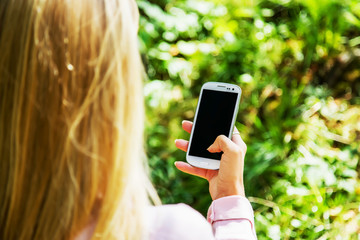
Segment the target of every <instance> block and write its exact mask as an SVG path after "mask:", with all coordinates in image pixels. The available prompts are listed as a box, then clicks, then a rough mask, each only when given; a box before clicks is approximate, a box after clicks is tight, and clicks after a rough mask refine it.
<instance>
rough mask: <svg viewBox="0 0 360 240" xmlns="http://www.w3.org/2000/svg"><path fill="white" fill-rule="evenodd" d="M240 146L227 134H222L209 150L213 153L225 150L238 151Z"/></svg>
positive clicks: (228, 151)
mask: <svg viewBox="0 0 360 240" xmlns="http://www.w3.org/2000/svg"><path fill="white" fill-rule="evenodd" d="M238 148H239V147H238V146H236V144H235V143H234V142H233V141H231V140H230V139H229V138H227V137H226V136H225V135H220V136H218V137H217V138H216V139H215V141H214V143H213V144H211V145H210V146H209V148H208V149H207V150H208V151H209V152H211V153H216V152H224V153H225V154H226V153H232V152H236V151H237V149H238Z"/></svg>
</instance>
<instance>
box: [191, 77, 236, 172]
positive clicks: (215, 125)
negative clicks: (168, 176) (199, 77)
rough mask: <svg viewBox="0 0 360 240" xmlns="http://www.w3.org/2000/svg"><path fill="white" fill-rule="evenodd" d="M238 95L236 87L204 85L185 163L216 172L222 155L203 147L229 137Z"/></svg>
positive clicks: (230, 85) (214, 83)
mask: <svg viewBox="0 0 360 240" xmlns="http://www.w3.org/2000/svg"><path fill="white" fill-rule="evenodd" d="M240 96H241V89H240V87H238V86H236V85H233V84H229V83H221V82H207V83H205V84H204V85H203V86H202V88H201V92H200V97H199V102H198V105H197V108H196V113H195V118H194V123H193V127H192V130H191V134H190V140H189V146H188V151H187V153H186V161H187V162H188V163H190V164H191V165H193V166H195V167H199V168H206V169H219V167H220V159H221V155H222V153H210V152H209V151H207V148H208V147H209V146H210V145H211V144H212V143H213V142H214V141H215V139H216V138H217V137H218V136H219V135H225V136H227V137H229V138H231V137H232V133H233V128H234V124H235V120H236V116H237V113H238V109H239V102H240Z"/></svg>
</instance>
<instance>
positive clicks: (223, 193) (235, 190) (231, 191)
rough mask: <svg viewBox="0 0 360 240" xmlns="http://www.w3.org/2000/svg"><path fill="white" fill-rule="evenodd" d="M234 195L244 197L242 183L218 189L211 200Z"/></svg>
mask: <svg viewBox="0 0 360 240" xmlns="http://www.w3.org/2000/svg"><path fill="white" fill-rule="evenodd" d="M234 195H238V196H242V197H245V188H244V185H243V184H240V183H239V184H235V185H228V186H227V187H226V188H225V189H219V191H218V193H217V194H216V196H214V198H213V200H216V199H219V198H222V197H228V196H234Z"/></svg>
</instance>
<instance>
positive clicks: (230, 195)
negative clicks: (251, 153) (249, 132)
mask: <svg viewBox="0 0 360 240" xmlns="http://www.w3.org/2000/svg"><path fill="white" fill-rule="evenodd" d="M182 127H183V129H184V130H185V131H186V132H188V133H190V132H191V128H192V122H189V121H183V123H182ZM175 145H176V146H177V147H178V148H179V149H181V150H183V151H187V148H188V141H185V140H183V139H179V140H176V141H175ZM246 149H247V147H246V144H245V143H244V141H243V140H242V139H241V137H240V134H239V132H238V131H237V129H236V128H235V132H234V134H233V137H232V140H230V139H229V138H227V137H226V136H223V135H221V136H219V137H217V138H216V140H215V142H214V143H213V144H212V145H211V146H209V148H208V151H209V152H223V154H222V157H221V161H220V168H219V170H209V169H202V168H196V167H193V166H191V165H189V164H188V163H185V162H176V163H175V165H176V167H177V168H178V169H179V170H181V171H183V172H186V173H189V174H192V175H195V176H199V177H202V178H205V179H207V180H208V181H209V191H210V195H211V197H212V199H213V202H212V204H211V206H210V208H209V211H208V221H209V222H210V223H211V225H212V227H213V232H214V235H215V238H216V239H256V232H255V226H254V215H253V210H252V207H251V205H250V203H249V201H248V200H247V199H246V198H245V190H244V182H243V171H244V158H245V154H246Z"/></svg>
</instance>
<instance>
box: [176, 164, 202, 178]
mask: <svg viewBox="0 0 360 240" xmlns="http://www.w3.org/2000/svg"><path fill="white" fill-rule="evenodd" d="M175 166H176V168H177V169H179V170H180V171H182V172H184V173H188V174H191V175H194V176H198V177H201V178H204V179H206V173H207V170H206V169H202V168H196V167H193V166H191V165H190V164H188V163H186V162H175Z"/></svg>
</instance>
